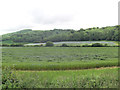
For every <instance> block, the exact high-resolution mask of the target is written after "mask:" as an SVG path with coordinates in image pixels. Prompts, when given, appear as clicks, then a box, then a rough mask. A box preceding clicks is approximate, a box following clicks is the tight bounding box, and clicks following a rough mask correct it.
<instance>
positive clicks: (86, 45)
mask: <svg viewBox="0 0 120 90" xmlns="http://www.w3.org/2000/svg"><path fill="white" fill-rule="evenodd" d="M82 47H91V45H88V44H85V45H82Z"/></svg>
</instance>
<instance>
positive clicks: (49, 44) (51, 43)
mask: <svg viewBox="0 0 120 90" xmlns="http://www.w3.org/2000/svg"><path fill="white" fill-rule="evenodd" d="M45 46H47V47H52V46H54V44H53V42H51V41H48V42H46V45H45Z"/></svg>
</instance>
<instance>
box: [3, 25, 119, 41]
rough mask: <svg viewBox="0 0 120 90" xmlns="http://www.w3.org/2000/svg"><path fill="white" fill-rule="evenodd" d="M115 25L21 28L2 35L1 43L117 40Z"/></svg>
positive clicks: (116, 27) (117, 27)
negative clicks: (73, 27)
mask: <svg viewBox="0 0 120 90" xmlns="http://www.w3.org/2000/svg"><path fill="white" fill-rule="evenodd" d="M119 28H120V26H119V25H117V26H108V27H102V28H98V27H96V28H88V29H80V30H71V29H54V30H47V31H41V30H31V29H29V30H22V31H18V32H15V33H9V34H5V35H2V41H3V43H35V42H37V43H38V42H47V41H52V42H61V41H99V40H108V41H118V36H119V35H118V34H119V33H118V29H119Z"/></svg>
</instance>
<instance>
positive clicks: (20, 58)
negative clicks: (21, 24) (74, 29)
mask: <svg viewBox="0 0 120 90" xmlns="http://www.w3.org/2000/svg"><path fill="white" fill-rule="evenodd" d="M113 52H114V53H113ZM2 60H3V61H2V62H3V68H4V67H5V66H10V67H14V68H16V69H20V70H65V69H84V68H95V67H107V66H117V64H118V47H19V48H3V52H2Z"/></svg>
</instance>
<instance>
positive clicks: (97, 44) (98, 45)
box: [92, 43, 103, 47]
mask: <svg viewBox="0 0 120 90" xmlns="http://www.w3.org/2000/svg"><path fill="white" fill-rule="evenodd" d="M92 47H103V45H102V44H101V43H93V44H92Z"/></svg>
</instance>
